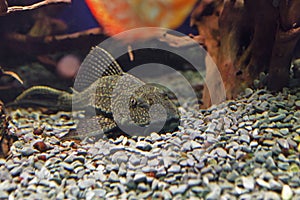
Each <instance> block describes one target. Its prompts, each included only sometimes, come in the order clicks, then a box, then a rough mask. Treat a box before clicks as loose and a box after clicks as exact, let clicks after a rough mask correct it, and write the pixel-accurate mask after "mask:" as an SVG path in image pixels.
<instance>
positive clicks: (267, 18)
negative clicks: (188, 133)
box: [192, 0, 300, 107]
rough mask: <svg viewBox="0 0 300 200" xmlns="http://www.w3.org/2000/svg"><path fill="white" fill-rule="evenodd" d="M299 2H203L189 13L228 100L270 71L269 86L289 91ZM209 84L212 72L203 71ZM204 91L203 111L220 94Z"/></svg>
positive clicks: (217, 88) (252, 0) (205, 0)
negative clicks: (222, 84)
mask: <svg viewBox="0 0 300 200" xmlns="http://www.w3.org/2000/svg"><path fill="white" fill-rule="evenodd" d="M299 10H300V2H299V1H297V0H290V1H287V0H283V1H276V0H265V1H260V0H245V1H238V0H233V1H232V0H231V1H229V0H225V1H223V0H203V1H201V2H200V4H199V5H198V7H197V8H196V9H195V11H194V13H193V14H192V23H193V24H195V25H196V26H197V27H198V29H199V33H200V35H201V36H202V38H203V39H202V40H203V41H202V42H203V44H204V46H205V47H206V48H207V51H208V53H209V54H210V55H211V57H212V58H213V59H214V61H215V63H216V64H217V66H218V69H219V71H220V73H221V76H222V78H223V83H224V85H225V88H226V96H227V98H228V99H232V98H235V97H236V96H237V95H238V94H239V93H240V92H241V91H243V90H244V89H245V88H246V87H249V86H251V85H252V83H253V81H254V80H255V79H257V78H258V76H259V74H260V73H261V72H269V79H268V87H269V88H270V89H273V90H280V89H282V87H284V86H287V84H288V78H289V69H290V63H291V60H292V58H293V51H294V48H295V45H296V44H297V41H298V40H299V32H300V31H299V24H300V15H299V14H298V11H299ZM206 78H207V80H213V78H214V72H210V69H209V68H208V69H207V76H206ZM219 85H220V83H215V88H214V90H213V91H212V94H209V93H208V90H207V89H205V90H204V94H203V102H204V106H205V107H208V106H210V105H211V102H210V96H212V95H217V94H218V93H219V91H220V90H219Z"/></svg>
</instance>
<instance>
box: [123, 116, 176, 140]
mask: <svg viewBox="0 0 300 200" xmlns="http://www.w3.org/2000/svg"><path fill="white" fill-rule="evenodd" d="M179 124H180V117H179V116H172V117H170V118H168V119H166V120H156V121H153V122H151V123H150V124H149V123H148V124H138V123H134V122H132V121H131V122H127V123H124V121H123V123H122V124H119V125H121V127H120V126H119V125H118V128H119V129H121V130H122V131H123V132H126V134H127V135H129V136H144V137H146V136H149V135H150V134H151V133H153V132H156V133H159V134H164V133H170V132H174V131H176V130H178V126H179Z"/></svg>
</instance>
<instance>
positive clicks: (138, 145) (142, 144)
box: [135, 141, 152, 151]
mask: <svg viewBox="0 0 300 200" xmlns="http://www.w3.org/2000/svg"><path fill="white" fill-rule="evenodd" d="M135 147H136V148H137V149H140V150H143V151H150V150H151V149H152V146H151V145H150V144H149V143H147V142H144V141H139V142H137V143H136V146H135Z"/></svg>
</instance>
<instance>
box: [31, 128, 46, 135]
mask: <svg viewBox="0 0 300 200" xmlns="http://www.w3.org/2000/svg"><path fill="white" fill-rule="evenodd" d="M44 130H45V127H38V128H35V129H34V130H33V134H34V135H42V133H43V132H44Z"/></svg>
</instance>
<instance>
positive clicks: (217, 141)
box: [0, 89, 300, 200]
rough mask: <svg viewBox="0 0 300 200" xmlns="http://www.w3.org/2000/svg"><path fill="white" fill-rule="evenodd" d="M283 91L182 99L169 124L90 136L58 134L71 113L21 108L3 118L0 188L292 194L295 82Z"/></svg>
mask: <svg viewBox="0 0 300 200" xmlns="http://www.w3.org/2000/svg"><path fill="white" fill-rule="evenodd" d="M290 92H291V91H290V90H283V91H282V93H278V94H275V95H274V94H271V93H269V92H268V91H266V90H253V89H247V95H249V96H248V98H246V97H245V96H242V97H241V98H239V99H237V100H234V101H228V102H223V103H221V104H219V105H214V106H212V107H210V108H209V109H207V110H200V109H198V108H197V106H194V104H193V101H190V100H187V102H186V103H185V104H184V105H181V107H180V112H182V119H181V125H180V127H179V130H178V131H176V132H173V133H166V134H160V133H159V134H158V133H154V132H153V133H151V134H150V136H143V137H136V136H134V137H132V138H127V137H125V136H120V137H118V138H117V139H109V140H107V139H99V140H98V141H97V142H93V141H92V139H86V140H84V141H82V142H81V143H75V142H74V141H63V142H62V141H61V140H60V139H59V137H56V136H61V135H63V134H65V133H64V132H67V131H68V130H69V129H70V127H72V128H75V127H76V126H74V124H75V123H73V122H71V120H72V119H71V118H70V117H61V116H60V115H62V113H60V114H56V113H55V114H50V115H48V114H42V113H40V114H34V115H35V118H36V119H35V120H32V119H31V118H25V117H22V116H23V115H26V116H30V115H32V114H31V113H30V112H28V111H27V110H22V111H20V112H19V114H20V115H21V116H19V117H18V120H14V121H15V122H16V124H14V125H12V127H13V126H15V127H16V134H18V137H20V138H21V139H20V140H19V141H18V142H16V143H14V145H13V146H12V148H11V151H12V156H11V157H10V158H8V159H7V161H6V160H5V159H0V188H1V189H2V190H0V197H1V196H2V195H3V196H4V197H5V198H9V197H10V195H11V196H13V197H15V198H18V197H19V199H22V198H24V197H26V198H27V197H28V199H38V198H45V199H47V198H49V199H53V198H57V199H105V198H108V199H150V198H154V199H155V198H156V199H222V200H223V199H245V200H246V199H280V198H282V199H292V198H294V199H297V198H298V197H299V195H300V178H299V177H298V176H295V174H297V173H298V172H299V171H300V167H299V166H300V165H299V164H300V161H299V153H300V150H299V149H300V144H299V143H300V139H299V138H300V137H299V136H300V124H299V119H298V117H299V116H300V112H299V111H295V110H294V107H293V106H294V103H295V102H297V101H299V99H298V97H297V96H299V97H300V91H299V92H297V93H298V94H297V95H296V93H295V92H294V93H293V94H290ZM25 111H26V112H27V114H26V112H25ZM34 112H35V111H34ZM64 115H66V116H68V115H69V114H68V113H67V112H65V113H64ZM36 116H39V117H36ZM49 116H50V117H49ZM82 117H84V116H82ZM82 117H81V118H82ZM12 118H13V119H16V118H14V116H12ZM62 119H63V120H65V121H63V120H62ZM39 120H41V121H42V123H41V124H43V126H41V125H40V124H36V123H40V121H39ZM20 122H22V124H20V125H18V124H17V123H20ZM31 124H34V126H35V127H45V129H44V131H43V136H42V135H39V134H30V133H32V131H33V129H34V127H33V125H31ZM20 127H23V129H22V128H21V130H19V129H20ZM44 136H45V137H44ZM42 137H43V138H42ZM35 141H44V142H45V144H47V145H48V144H49V146H50V149H49V150H47V151H45V152H44V153H42V154H41V153H40V152H38V151H36V150H35V149H33V148H32V147H31V146H30V145H31V144H34V142H35ZM1 192H2V193H1ZM297 195H298V196H297Z"/></svg>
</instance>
